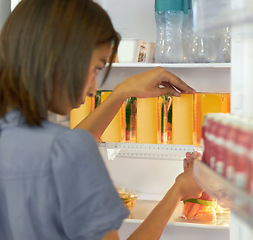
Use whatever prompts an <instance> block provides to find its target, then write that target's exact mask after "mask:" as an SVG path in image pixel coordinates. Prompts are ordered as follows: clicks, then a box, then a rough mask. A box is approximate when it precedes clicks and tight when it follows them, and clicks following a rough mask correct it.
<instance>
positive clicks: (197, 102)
mask: <svg viewBox="0 0 253 240" xmlns="http://www.w3.org/2000/svg"><path fill="white" fill-rule="evenodd" d="M193 98H194V99H193V100H194V108H193V131H194V144H195V145H197V146H200V143H201V136H202V135H201V132H202V122H203V116H202V93H195V94H194V95H193Z"/></svg>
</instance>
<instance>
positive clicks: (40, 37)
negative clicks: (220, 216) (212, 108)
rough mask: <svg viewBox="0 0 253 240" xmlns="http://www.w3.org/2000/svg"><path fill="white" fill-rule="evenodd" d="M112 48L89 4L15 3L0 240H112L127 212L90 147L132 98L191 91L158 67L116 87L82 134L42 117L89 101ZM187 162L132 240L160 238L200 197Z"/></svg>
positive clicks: (6, 76)
mask: <svg viewBox="0 0 253 240" xmlns="http://www.w3.org/2000/svg"><path fill="white" fill-rule="evenodd" d="M118 43H119V37H118V34H117V33H116V32H115V30H114V28H113V26H112V24H111V21H110V19H109V17H108V15H107V14H106V13H105V11H104V10H103V9H102V8H101V7H99V6H98V5H97V4H95V3H94V2H92V1H91V0H22V1H21V3H20V4H19V5H18V6H17V8H16V9H15V10H14V11H13V13H12V14H11V15H10V17H9V18H8V19H7V21H6V23H5V25H4V27H3V29H2V32H1V36H0V102H1V105H0V222H1V224H0V239H5V240H17V239H18V240H27V239H29V240H37V239H43V240H45V239H50V240H58V239H61V240H63V239H87V240H97V239H110V240H116V239H119V237H118V232H117V230H118V229H119V227H120V225H121V223H122V221H123V219H124V218H126V217H127V216H128V214H129V212H128V210H126V208H125V207H124V205H123V204H122V201H121V200H120V198H119V196H118V194H117V191H116V190H115V188H114V186H113V183H112V181H111V179H110V177H109V175H108V172H107V170H106V168H105V166H104V163H103V160H102V158H101V156H100V154H99V151H98V148H97V144H96V141H95V140H94V138H95V139H98V138H99V137H100V135H101V134H102V133H103V131H104V129H105V128H106V127H107V125H108V124H109V122H110V121H111V120H112V118H113V117H114V115H115V114H116V113H117V111H118V110H119V108H120V107H121V105H122V103H123V102H124V101H125V100H126V99H127V98H128V97H130V96H134V97H156V96H159V95H162V94H170V95H174V96H179V95H180V93H179V92H178V90H179V91H180V92H190V93H194V90H193V89H191V88H190V87H189V86H187V85H186V84H185V83H184V82H183V81H181V80H180V79H179V78H178V77H176V76H174V75H173V74H171V73H169V72H167V71H165V70H164V69H161V68H156V69H153V70H150V71H149V72H146V73H143V74H140V75H136V76H133V77H131V78H128V79H126V80H125V81H124V82H123V83H121V84H119V85H118V86H116V87H115V89H114V91H113V93H112V94H111V95H110V97H109V98H108V99H107V100H106V101H105V102H104V103H103V104H101V105H100V106H99V108H97V109H96V110H95V111H94V112H93V113H92V114H91V115H90V116H89V117H88V118H86V119H85V120H83V121H82V122H81V123H80V125H79V126H78V128H79V129H74V130H71V129H68V128H65V127H63V126H59V125H56V124H54V123H51V122H49V121H48V120H47V114H48V111H52V112H54V113H57V114H61V115H68V114H69V113H70V111H71V109H72V108H74V107H79V106H80V104H82V103H84V101H85V97H86V96H87V95H88V96H93V95H94V94H95V93H96V89H97V87H96V75H97V72H98V71H99V70H100V69H102V68H103V67H104V65H105V63H106V61H107V59H108V58H109V59H110V62H112V59H113V58H114V56H115V53H116V51H117V46H118ZM109 69H110V68H108V70H109ZM106 76H107V75H106ZM106 76H105V77H106ZM161 85H163V88H160V86H161ZM176 89H178V90H176ZM102 116H103V117H102ZM84 129H86V130H88V131H89V132H90V133H91V134H92V135H93V136H92V135H91V134H90V133H88V131H85V130H84ZM192 162H193V161H192V160H190V161H189V166H188V165H187V166H188V167H187V169H186V171H185V172H184V173H183V174H181V175H179V176H178V178H177V179H176V182H175V184H174V185H173V187H172V188H171V189H170V190H169V191H168V192H167V194H166V195H165V196H164V198H163V199H162V200H161V202H160V203H159V204H158V206H157V207H156V208H155V209H154V210H153V212H152V213H151V214H150V215H149V217H148V218H147V219H146V220H145V221H144V222H143V224H142V225H141V226H140V227H139V228H138V229H137V230H136V231H135V232H134V233H133V234H132V235H131V236H130V237H129V239H135V240H136V239H145V240H147V239H159V237H160V235H161V233H162V231H163V228H164V227H165V225H166V222H167V221H168V219H169V217H170V216H171V214H172V213H173V211H174V209H175V207H176V206H177V204H178V202H179V201H181V200H183V199H187V198H190V197H197V196H199V194H200V192H201V189H200V188H199V186H198V184H197V183H196V182H195V180H194V177H193V174H192Z"/></svg>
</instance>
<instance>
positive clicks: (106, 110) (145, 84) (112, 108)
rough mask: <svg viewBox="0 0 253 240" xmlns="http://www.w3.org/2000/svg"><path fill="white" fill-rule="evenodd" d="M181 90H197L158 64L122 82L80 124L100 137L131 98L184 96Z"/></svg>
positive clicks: (186, 91)
mask: <svg viewBox="0 0 253 240" xmlns="http://www.w3.org/2000/svg"><path fill="white" fill-rule="evenodd" d="M161 86H162V87H161ZM180 93H195V90H194V89H192V88H191V87H189V86H188V85H187V84H186V83H185V82H183V81H182V80H181V79H180V78H178V77H177V76H175V75H174V74H172V73H170V72H168V71H166V70H164V69H163V68H160V67H158V68H154V69H152V70H149V71H147V72H144V73H141V74H138V75H134V76H132V77H130V78H128V79H126V80H125V81H124V82H122V83H120V84H118V85H117V86H116V87H115V89H114V91H113V92H112V94H111V95H110V96H109V97H108V98H107V99H106V100H105V101H104V102H103V103H101V104H100V105H99V106H98V107H97V108H96V109H95V110H94V111H93V112H92V113H91V114H89V116H88V117H87V118H85V119H84V120H83V121H82V122H81V123H80V124H78V125H77V126H76V127H77V128H81V129H85V130H88V131H89V132H91V134H93V136H94V137H95V139H96V140H98V139H99V138H100V136H101V135H102V134H103V132H104V131H105V129H106V127H107V126H108V125H109V124H110V122H111V121H112V119H113V118H114V116H115V115H116V114H117V112H118V111H119V109H120V107H121V106H122V104H123V103H124V101H125V100H126V99H127V98H129V97H137V98H148V97H158V96H161V95H165V94H167V95H171V96H180Z"/></svg>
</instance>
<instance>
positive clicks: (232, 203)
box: [194, 160, 253, 228]
mask: <svg viewBox="0 0 253 240" xmlns="http://www.w3.org/2000/svg"><path fill="white" fill-rule="evenodd" d="M194 174H195V178H196V180H197V181H198V182H199V184H200V185H201V186H202V187H203V189H205V190H206V191H207V192H208V193H209V194H210V195H212V196H214V197H215V198H217V200H218V201H219V202H220V203H223V204H225V205H226V206H227V207H229V208H230V210H231V211H233V212H234V213H235V214H236V215H237V216H238V217H239V218H241V219H242V220H244V221H245V222H246V223H247V224H248V225H249V226H250V227H251V228H252V226H253V196H251V195H249V194H248V193H247V192H246V191H244V190H243V189H240V188H238V187H236V186H235V185H234V184H233V183H231V182H229V181H228V180H226V179H225V178H224V177H222V176H220V175H218V174H217V173H216V172H214V171H213V170H212V169H211V168H209V167H208V166H207V165H206V164H204V163H203V162H201V161H200V160H197V161H195V163H194Z"/></svg>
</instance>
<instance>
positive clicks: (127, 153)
mask: <svg viewBox="0 0 253 240" xmlns="http://www.w3.org/2000/svg"><path fill="white" fill-rule="evenodd" d="M99 148H100V149H101V148H102V149H104V150H106V151H107V159H108V160H114V159H115V157H121V158H138V159H152V160H156V159H157V160H174V161H182V160H183V159H184V158H185V153H186V152H193V151H200V147H197V146H195V145H175V144H146V143H120V142H106V143H99Z"/></svg>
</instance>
